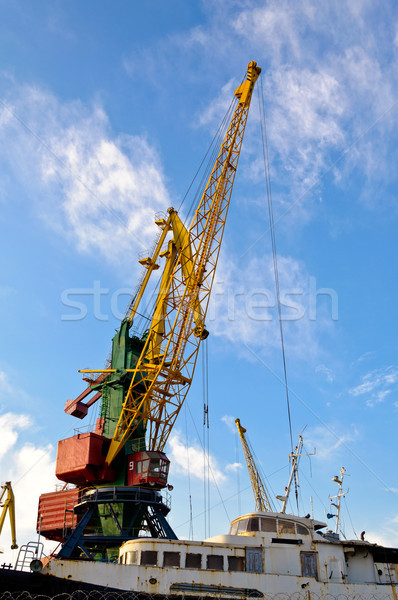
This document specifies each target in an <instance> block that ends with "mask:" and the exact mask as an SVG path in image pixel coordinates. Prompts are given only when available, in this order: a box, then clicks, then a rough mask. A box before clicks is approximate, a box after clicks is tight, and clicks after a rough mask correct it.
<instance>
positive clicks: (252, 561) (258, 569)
mask: <svg viewBox="0 0 398 600" xmlns="http://www.w3.org/2000/svg"><path fill="white" fill-rule="evenodd" d="M246 571H248V572H249V573H262V572H263V551H262V549H261V548H246Z"/></svg>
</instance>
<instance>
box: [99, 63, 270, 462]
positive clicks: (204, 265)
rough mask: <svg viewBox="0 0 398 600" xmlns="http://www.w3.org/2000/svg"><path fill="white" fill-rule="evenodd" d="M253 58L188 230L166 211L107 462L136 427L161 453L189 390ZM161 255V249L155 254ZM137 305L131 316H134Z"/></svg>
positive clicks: (204, 333)
mask: <svg viewBox="0 0 398 600" xmlns="http://www.w3.org/2000/svg"><path fill="white" fill-rule="evenodd" d="M260 72H261V69H260V67H258V66H257V64H256V62H255V61H252V62H251V63H249V65H248V70H247V76H246V79H245V81H244V82H243V83H242V84H241V85H240V86H239V87H238V88H237V89H236V91H235V96H236V97H237V106H236V109H235V112H234V114H233V117H232V120H231V123H230V126H229V128H228V131H227V133H226V136H225V138H224V141H223V143H222V145H221V148H220V151H219V154H218V156H217V159H216V162H215V164H214V166H213V170H212V172H211V175H210V177H209V180H208V182H207V185H206V187H205V190H204V192H203V195H202V197H201V201H200V203H199V206H198V208H197V210H196V213H195V215H194V217H193V221H192V223H191V226H190V228H189V230H187V229H186V228H185V227H184V225H183V224H182V222H181V220H180V218H179V217H178V215H177V212H176V211H175V210H174V209H172V208H171V209H169V217H168V219H167V222H166V223H165V225H164V228H165V229H172V230H173V234H174V238H173V240H172V242H171V244H170V245H169V247H168V250H167V251H166V253H165V256H166V261H167V262H166V267H165V272H168V273H169V275H168V276H165V277H164V278H163V279H162V283H161V287H160V291H159V294H158V298H157V303H156V309H155V313H154V317H153V319H152V323H151V327H150V329H149V331H148V335H147V338H146V341H145V345H144V348H143V350H142V352H141V355H140V357H139V359H138V361H137V364H136V366H135V369H134V370H133V372H132V377H131V384H130V387H129V390H128V392H127V394H126V397H125V400H124V402H123V407H122V410H121V413H120V417H119V420H118V423H117V426H116V429H115V432H114V435H113V439H112V441H111V444H110V447H109V451H108V454H107V457H106V463H107V464H108V465H109V464H111V463H112V461H113V460H114V458H115V457H116V455H117V454H118V453H119V451H120V450H121V449H122V448H123V446H124V445H125V444H126V442H127V441H128V440H129V438H130V437H131V436H132V435H133V433H134V432H135V431H136V429H137V428H139V427H140V426H141V427H142V426H144V428H145V429H146V428H147V426H148V431H147V435H148V443H147V445H148V449H149V450H159V451H162V450H163V449H164V447H165V444H166V442H167V439H168V437H169V435H170V432H171V430H172V427H173V425H174V422H175V420H176V418H177V416H178V413H179V411H180V409H181V407H182V404H183V402H184V400H185V397H186V395H187V392H188V390H189V387H190V384H191V381H192V377H193V373H194V369H195V364H196V359H197V355H198V349H199V344H200V341H201V339H204V338H205V337H207V335H208V332H207V331H206V329H205V317H206V311H207V306H208V302H209V298H210V292H211V288H212V283H213V279H214V273H215V269H216V265H217V260H218V255H219V250H220V246H221V241H222V237H223V233H224V226H225V221H226V217H227V213H228V207H229V202H230V198H231V193H232V187H233V183H234V179H235V174H236V169H237V165H238V160H239V154H240V150H241V145H242V140H243V134H244V131H245V127H246V121H247V115H248V111H249V107H250V101H251V98H252V93H253V89H254V84H255V82H256V80H257V78H258V76H259V74H260ZM158 254H159V252H158ZM136 309H137V306H134V309H133V311H132V313H131V314H130V315H129V317H128V319H129V321H130V322H131V321H132V319H133V317H134V311H135V310H136Z"/></svg>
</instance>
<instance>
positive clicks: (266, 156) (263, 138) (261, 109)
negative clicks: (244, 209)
mask: <svg viewBox="0 0 398 600" xmlns="http://www.w3.org/2000/svg"><path fill="white" fill-rule="evenodd" d="M260 85H261V99H260V92H259V90H258V88H257V97H258V105H259V113H260V115H259V117H260V128H261V142H262V149H263V159H264V173H265V182H266V190H267V204H268V217H269V224H270V235H271V246H272V259H273V266H274V277H275V288H276V298H277V303H278V318H279V332H280V338H281V347H282V360H283V374H284V380H285V381H284V383H285V391H286V405H287V415H288V421H289V432H290V445H291V451H292V452H293V433H292V419H291V414H290V399H289V386H288V382H287V368H286V356H285V343H284V336H283V326H282V310H281V299H280V288H279V272H278V259H277V251H276V239H275V223H274V212H273V205H272V190H271V177H270V168H269V153H268V139H267V127H266V122H265V109H264V89H263V81H262V79H261V78H260ZM294 487H295V495H296V502H297V510H299V505H298V486H297V477H296V472H294Z"/></svg>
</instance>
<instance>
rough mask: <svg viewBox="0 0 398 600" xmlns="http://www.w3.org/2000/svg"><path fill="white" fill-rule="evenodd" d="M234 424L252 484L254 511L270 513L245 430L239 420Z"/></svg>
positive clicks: (268, 503)
mask: <svg viewBox="0 0 398 600" xmlns="http://www.w3.org/2000/svg"><path fill="white" fill-rule="evenodd" d="M235 424H236V426H237V428H238V431H239V437H240V441H241V442H242V448H243V453H244V455H245V459H246V465H247V470H248V471H249V476H250V482H251V484H252V489H253V494H254V499H255V502H256V510H257V511H258V512H267V511H269V510H270V511H272V506H271V503H270V501H269V498H268V495H267V492H266V491H265V485H264V483H263V480H262V478H261V475H260V473H259V471H258V469H257V466H256V463H255V460H254V458H253V453H252V451H251V449H250V445H249V442H248V440H247V438H246V436H245V433H246V429H245V428H244V427H243V426H242V425H241V422H240V419H235Z"/></svg>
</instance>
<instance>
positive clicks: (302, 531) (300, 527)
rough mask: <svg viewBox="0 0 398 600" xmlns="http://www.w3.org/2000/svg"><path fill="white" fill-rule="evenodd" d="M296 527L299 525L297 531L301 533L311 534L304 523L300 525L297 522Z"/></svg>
mask: <svg viewBox="0 0 398 600" xmlns="http://www.w3.org/2000/svg"><path fill="white" fill-rule="evenodd" d="M296 527H297V533H299V534H300V535H309V534H310V532H309V531H308V529H307V528H306V527H304V525H300V524H299V523H296Z"/></svg>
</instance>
